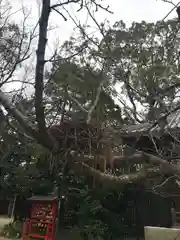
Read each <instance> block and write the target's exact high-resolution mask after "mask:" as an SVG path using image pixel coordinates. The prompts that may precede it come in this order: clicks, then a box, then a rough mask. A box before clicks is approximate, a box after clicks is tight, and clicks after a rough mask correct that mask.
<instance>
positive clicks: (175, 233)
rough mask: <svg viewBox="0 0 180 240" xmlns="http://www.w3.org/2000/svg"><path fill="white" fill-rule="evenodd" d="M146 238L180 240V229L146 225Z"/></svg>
mask: <svg viewBox="0 0 180 240" xmlns="http://www.w3.org/2000/svg"><path fill="white" fill-rule="evenodd" d="M144 235H145V240H180V229H178V228H160V227H145V229H144Z"/></svg>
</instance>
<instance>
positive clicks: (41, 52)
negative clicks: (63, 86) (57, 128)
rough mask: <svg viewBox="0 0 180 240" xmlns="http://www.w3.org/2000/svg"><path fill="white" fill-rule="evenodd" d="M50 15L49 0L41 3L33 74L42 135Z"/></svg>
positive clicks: (44, 129)
mask: <svg viewBox="0 0 180 240" xmlns="http://www.w3.org/2000/svg"><path fill="white" fill-rule="evenodd" d="M49 15H50V0H43V1H42V11H41V16H40V19H39V40H38V48H37V63H36V73H35V109H36V120H37V123H38V128H39V131H40V133H41V134H42V135H48V134H47V132H46V122H45V113H44V103H43V90H44V65H45V49H46V43H47V27H48V20H49Z"/></svg>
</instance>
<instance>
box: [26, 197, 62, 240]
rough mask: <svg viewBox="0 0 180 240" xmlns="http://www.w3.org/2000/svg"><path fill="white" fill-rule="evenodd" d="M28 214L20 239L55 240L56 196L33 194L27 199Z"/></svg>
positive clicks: (57, 202)
mask: <svg viewBox="0 0 180 240" xmlns="http://www.w3.org/2000/svg"><path fill="white" fill-rule="evenodd" d="M28 202H29V204H30V209H29V210H30V212H29V216H28V217H27V218H26V221H25V223H24V229H23V234H22V240H27V239H33V238H34V239H44V240H55V227H56V218H57V211H58V204H59V201H58V198H57V197H55V196H46V197H44V196H33V197H31V198H29V199H28Z"/></svg>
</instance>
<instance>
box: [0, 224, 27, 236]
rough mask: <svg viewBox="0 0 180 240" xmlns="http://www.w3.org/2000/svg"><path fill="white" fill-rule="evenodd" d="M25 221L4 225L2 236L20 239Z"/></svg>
mask: <svg viewBox="0 0 180 240" xmlns="http://www.w3.org/2000/svg"><path fill="white" fill-rule="evenodd" d="M22 229H23V223H21V222H11V223H9V224H7V225H5V226H4V228H3V229H2V231H1V233H0V234H1V236H3V237H8V238H10V239H12V238H13V239H14V238H17V239H19V238H20V237H21V235H22Z"/></svg>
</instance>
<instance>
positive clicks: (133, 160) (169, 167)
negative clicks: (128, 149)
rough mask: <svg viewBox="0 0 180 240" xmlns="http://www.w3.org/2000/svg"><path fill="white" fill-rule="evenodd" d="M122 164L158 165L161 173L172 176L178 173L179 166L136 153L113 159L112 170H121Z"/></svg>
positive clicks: (152, 156)
mask: <svg viewBox="0 0 180 240" xmlns="http://www.w3.org/2000/svg"><path fill="white" fill-rule="evenodd" d="M124 163H125V164H128V165H133V164H139V163H150V164H154V165H159V167H160V169H161V172H162V173H168V174H172V175H175V174H179V173H180V166H178V165H175V164H172V163H170V162H168V161H167V160H164V159H162V158H160V157H157V156H154V155H151V154H148V153H144V152H138V153H135V154H133V155H131V156H125V157H115V158H114V161H113V166H114V168H121V167H123V166H124Z"/></svg>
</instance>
